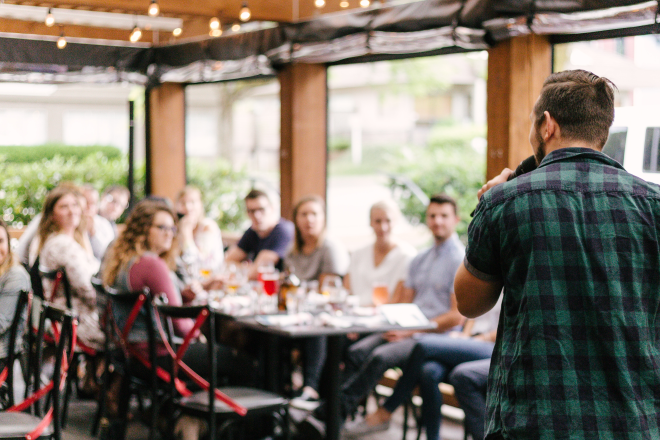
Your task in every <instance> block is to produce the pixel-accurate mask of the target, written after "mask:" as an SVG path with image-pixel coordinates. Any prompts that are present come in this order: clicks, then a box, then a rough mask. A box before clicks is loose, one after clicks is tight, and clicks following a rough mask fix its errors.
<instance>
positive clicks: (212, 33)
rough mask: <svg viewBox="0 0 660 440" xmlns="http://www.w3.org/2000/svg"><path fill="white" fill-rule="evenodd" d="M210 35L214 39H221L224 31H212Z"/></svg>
mask: <svg viewBox="0 0 660 440" xmlns="http://www.w3.org/2000/svg"><path fill="white" fill-rule="evenodd" d="M209 35H210V36H212V37H219V36H220V35H222V29H211V31H210V32H209Z"/></svg>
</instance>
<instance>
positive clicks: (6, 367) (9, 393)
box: [0, 290, 30, 410]
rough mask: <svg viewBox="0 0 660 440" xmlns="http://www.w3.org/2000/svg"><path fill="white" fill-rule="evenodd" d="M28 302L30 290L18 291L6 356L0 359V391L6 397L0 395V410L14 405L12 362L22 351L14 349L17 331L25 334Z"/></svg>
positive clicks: (21, 349) (17, 335)
mask: <svg viewBox="0 0 660 440" xmlns="http://www.w3.org/2000/svg"><path fill="white" fill-rule="evenodd" d="M29 303H30V292H28V291H27V290H22V291H21V292H19V294H18V300H17V301H16V310H15V311H14V319H12V321H11V325H10V327H9V332H8V333H7V335H8V336H9V344H8V347H7V357H6V358H5V359H3V360H0V386H1V387H3V388H2V391H1V392H3V393H5V392H6V398H3V397H2V396H0V399H1V400H0V410H2V409H5V408H9V407H11V406H14V362H15V360H16V359H17V357H16V355H17V354H19V355H20V354H21V353H22V352H23V347H20V350H16V342H17V340H18V337H19V332H20V335H23V336H24V335H25V332H24V330H25V320H26V313H27V311H28V304H29ZM21 326H22V327H21ZM17 351H18V353H17Z"/></svg>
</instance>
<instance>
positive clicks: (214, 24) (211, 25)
mask: <svg viewBox="0 0 660 440" xmlns="http://www.w3.org/2000/svg"><path fill="white" fill-rule="evenodd" d="M209 28H211V30H216V29H220V20H218V17H213V18H212V19H210V20H209Z"/></svg>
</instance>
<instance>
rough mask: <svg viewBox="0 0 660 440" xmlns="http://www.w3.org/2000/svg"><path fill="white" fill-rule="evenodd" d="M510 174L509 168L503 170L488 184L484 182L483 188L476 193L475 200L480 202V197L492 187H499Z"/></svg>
mask: <svg viewBox="0 0 660 440" xmlns="http://www.w3.org/2000/svg"><path fill="white" fill-rule="evenodd" d="M512 173H513V171H512V170H510V169H509V168H504V169H503V170H502V172H501V173H500V174H499V175H498V176H495V177H493V178H492V179H490V180H489V181H488V182H486V184H485V185H484V186H482V187H481V189H480V190H479V192H478V193H477V199H479V200H481V196H483V195H484V193H485V192H486V191H488V190H489V189H491V188H492V187H494V186H497V185H499V184H500V183H504V182H506V181H507V179H508V178H509V176H510V175H511V174H512Z"/></svg>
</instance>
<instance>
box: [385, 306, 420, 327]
mask: <svg viewBox="0 0 660 440" xmlns="http://www.w3.org/2000/svg"><path fill="white" fill-rule="evenodd" d="M380 312H381V313H382V314H383V316H385V319H387V321H388V322H389V323H390V324H392V325H395V324H398V325H400V326H401V327H418V326H423V325H428V324H429V320H428V319H427V318H426V316H424V314H423V313H422V311H421V310H420V309H419V307H418V306H417V304H384V305H382V306H380Z"/></svg>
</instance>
